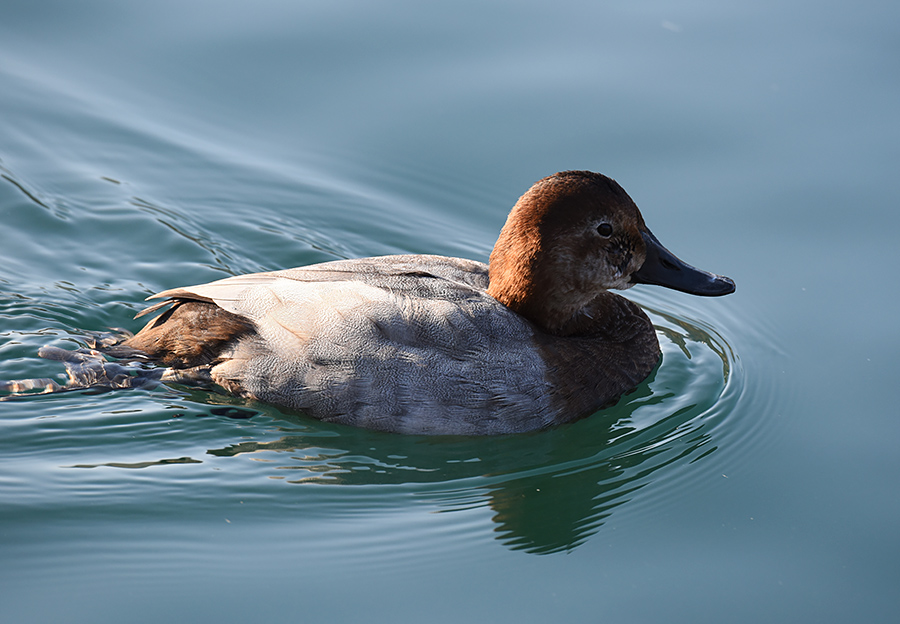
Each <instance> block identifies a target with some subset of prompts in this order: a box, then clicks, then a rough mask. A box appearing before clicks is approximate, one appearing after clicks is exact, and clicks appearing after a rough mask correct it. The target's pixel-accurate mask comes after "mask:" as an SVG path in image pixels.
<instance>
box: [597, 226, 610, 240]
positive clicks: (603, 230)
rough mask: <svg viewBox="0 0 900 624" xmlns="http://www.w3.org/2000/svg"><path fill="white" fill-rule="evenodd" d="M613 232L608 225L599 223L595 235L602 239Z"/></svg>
mask: <svg viewBox="0 0 900 624" xmlns="http://www.w3.org/2000/svg"><path fill="white" fill-rule="evenodd" d="M612 232H613V227H612V226H611V225H610V224H609V223H601V224H600V225H598V226H597V234H599V235H600V236H603V237H604V238H605V237H607V236H611V235H612Z"/></svg>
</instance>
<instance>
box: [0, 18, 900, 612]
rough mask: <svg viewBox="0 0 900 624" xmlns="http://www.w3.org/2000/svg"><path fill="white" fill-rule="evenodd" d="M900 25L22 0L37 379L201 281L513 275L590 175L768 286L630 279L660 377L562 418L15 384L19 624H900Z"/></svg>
mask: <svg viewBox="0 0 900 624" xmlns="http://www.w3.org/2000/svg"><path fill="white" fill-rule="evenodd" d="M898 12H900V9H898V8H896V7H895V5H893V4H891V3H878V2H866V3H863V4H859V3H855V4H852V5H850V4H848V3H837V2H832V3H826V4H824V5H823V4H821V3H816V4H813V3H810V2H803V1H800V0H795V1H793V2H789V3H783V2H781V3H775V2H763V3H755V4H753V5H752V6H751V5H747V6H744V7H738V6H723V5H721V4H720V3H719V4H717V3H711V2H702V1H700V2H681V3H676V4H672V3H665V4H662V3H652V2H646V3H625V2H614V3H605V4H604V5H596V4H591V3H579V2H563V3H557V4H555V5H554V6H553V7H552V8H550V7H548V6H547V5H546V4H545V3H528V2H524V3H522V2H517V3H502V2H497V3H487V4H485V3H473V2H457V3H453V4H448V5H446V6H431V5H428V6H426V5H421V4H419V3H407V2H391V3H388V4H384V3H382V4H380V5H378V6H377V7H376V6H374V5H373V6H369V5H367V4H365V3H356V2H352V1H348V2H332V3H327V4H326V3H321V4H317V3H292V2H277V1H274V0H273V1H268V2H257V3H253V4H250V3H246V4H245V3H241V2H226V3H211V2H203V1H200V0H192V1H191V2H187V3H185V2H180V3H165V2H164V3H154V4H153V5H152V6H149V5H145V4H141V3H122V2H106V1H102V0H98V1H95V2H91V3H78V4H77V5H75V4H70V3H54V2H28V3H25V2H16V1H13V2H7V3H6V4H5V10H4V17H3V20H2V22H0V87H2V88H0V215H2V219H3V226H4V227H3V230H2V233H0V242H2V244H0V379H10V378H24V377H53V376H55V375H57V374H58V373H59V372H60V369H59V367H58V363H54V362H48V361H44V360H41V359H39V358H37V356H36V353H37V350H38V348H40V347H41V346H43V345H45V344H52V345H56V346H61V347H64V348H76V347H78V346H79V345H80V344H81V343H80V340H81V337H82V336H83V332H85V331H102V330H105V329H106V328H108V327H124V328H127V329H131V330H136V329H138V328H139V327H140V322H136V321H134V320H133V319H132V317H133V315H134V314H135V313H136V312H137V311H138V310H140V309H141V308H142V307H143V302H142V300H143V299H144V297H146V296H148V295H149V294H151V293H153V292H157V291H159V290H163V289H166V288H171V287H174V286H178V285H183V284H192V283H200V282H204V281H209V280H212V279H218V278H221V277H225V276H227V275H233V274H238V273H244V272H250V271H259V270H271V269H278V268H286V267H291V266H299V265H303V264H308V263H313V262H320V261H327V260H333V259H337V258H352V257H361V256H369V255H377V254H388V253H438V254H446V255H452V256H462V257H467V258H472V259H476V260H482V261H484V260H486V259H487V256H488V254H489V253H490V249H491V246H492V245H493V242H494V240H495V238H496V235H497V233H498V232H499V229H500V227H501V226H502V224H503V222H504V220H505V217H506V214H507V211H508V210H509V208H510V207H511V206H512V204H513V203H514V202H515V200H516V199H517V198H518V196H519V195H520V194H521V193H522V192H524V191H525V190H526V189H527V188H528V187H529V186H530V185H531V184H532V183H533V182H534V181H535V180H537V179H539V178H541V177H543V176H545V175H548V174H550V173H553V172H555V171H558V170H564V169H571V168H581V169H591V170H596V171H601V172H603V173H606V174H608V175H610V176H612V177H614V178H616V179H617V180H618V181H619V182H620V183H621V184H622V185H623V186H624V187H625V188H626V190H628V191H629V193H630V194H631V195H632V197H633V198H634V199H635V200H636V202H637V203H638V205H639V206H640V207H641V209H642V211H643V213H644V216H645V219H646V220H647V223H648V225H649V226H650V227H651V228H652V229H653V231H654V232H655V233H656V235H657V236H658V237H659V238H660V239H661V240H662V241H663V243H664V244H665V245H667V246H668V247H669V248H670V249H672V250H673V251H675V252H676V253H678V254H679V255H680V256H682V257H683V258H685V259H686V260H687V261H688V262H690V263H692V264H695V265H697V266H701V267H703V268H707V269H710V270H713V271H716V272H719V273H724V274H726V275H729V276H731V277H733V278H734V279H735V280H736V282H737V285H738V291H737V293H736V294H735V295H732V296H730V297H726V298H722V299H715V300H708V299H699V298H691V297H689V296H687V295H683V294H680V293H674V292H667V291H662V290H660V289H654V288H651V287H637V288H634V289H632V290H630V291H628V293H626V296H629V297H631V298H633V299H634V300H636V301H638V302H639V303H640V304H641V305H643V306H644V307H645V309H647V311H648V313H649V314H650V316H651V318H652V320H653V322H654V325H655V326H656V328H657V334H658V337H659V339H660V343H661V346H662V349H663V359H662V362H661V364H660V366H659V367H658V368H657V370H656V371H655V372H654V373H653V374H652V375H651V377H650V378H649V379H648V380H647V381H646V382H644V383H643V384H641V386H639V387H638V388H637V389H636V390H635V392H633V393H631V394H629V395H628V396H626V397H625V398H624V399H623V400H622V401H621V402H620V403H619V404H617V405H616V406H614V407H612V408H609V409H607V410H603V411H601V412H599V413H597V414H595V415H593V416H592V417H590V418H588V419H585V420H582V421H579V422H577V423H573V424H571V425H568V426H564V427H559V428H556V429H552V430H549V431H545V432H538V433H533V434H527V435H517V436H506V437H501V438H492V439H471V438H423V437H403V436H394V435H387V434H380V433H374V432H367V431H358V430H353V429H348V428H344V427H338V426H332V425H325V424H322V423H318V422H316V421H313V420H310V419H308V418H305V417H304V416H302V415H299V414H291V413H285V412H283V411H280V410H278V409H275V408H273V407H271V406H266V405H263V404H259V403H253V402H247V401H243V400H239V399H235V398H233V397H229V396H227V395H223V394H219V393H216V392H210V391H201V390H196V389H190V388H185V387H180V386H170V387H160V388H156V389H153V390H135V391H123V392H73V393H63V394H57V395H46V396H34V397H29V398H27V399H24V400H20V401H7V402H2V403H0V563H2V566H0V616H2V619H3V620H4V621H17V622H39V621H50V620H63V621H73V622H81V621H83V622H107V621H109V622H112V621H122V620H123V619H127V620H129V621H136V622H142V621H147V622H150V621H159V620H160V619H163V618H168V619H172V618H177V619H179V620H187V619H198V620H204V621H207V620H212V619H216V620H220V621H241V620H246V619H248V618H254V619H260V618H270V619H277V620H284V619H287V618H293V619H301V620H313V619H328V620H329V621H360V620H363V619H366V620H368V621H430V622H444V621H446V622H451V621H452V622H458V621H463V620H466V621H501V622H505V621H526V622H530V621H547V620H548V619H552V620H554V621H567V622H594V621H598V620H600V619H602V620H605V621H630V622H634V621H637V622H640V621H660V620H662V619H665V620H666V621H685V622H721V621H729V622H744V621H746V622H751V621H752V622H756V621H761V620H768V621H772V620H774V621H799V620H803V621H806V620H809V621H813V620H815V621H822V622H844V621H849V620H866V621H892V620H893V619H895V617H896V615H895V612H896V610H897V608H898V606H900V604H898V603H900V600H898V598H897V592H896V590H895V586H896V580H897V579H898V578H900V569H898V568H900V567H898V564H897V563H896V562H897V561H898V560H900V543H898V542H900V540H898V537H897V531H896V528H895V527H896V524H897V521H898V518H900V499H898V497H897V496H895V495H894V492H895V491H896V486H895V483H896V481H897V478H898V477H900V461H898V456H897V453H896V450H895V446H896V444H895V440H896V439H897V436H898V434H900V426H898V419H897V409H896V407H895V406H894V401H893V400H892V389H893V387H894V385H895V384H894V383H893V381H894V379H895V378H896V376H897V372H898V369H897V365H896V363H895V357H894V353H895V352H896V350H897V347H898V346H900V334H898V330H897V325H896V321H895V319H896V318H897V313H898V311H900V310H898V308H900V306H898V296H897V289H896V287H895V286H894V282H895V281H896V280H895V279H894V278H893V277H892V273H891V271H892V269H893V267H894V266H896V265H897V264H898V261H900V252H898V251H897V246H896V243H895V241H894V238H895V235H894V232H896V230H897V228H898V225H900V223H898V216H897V215H898V213H897V211H896V206H897V201H898V193H897V190H896V188H895V185H893V184H892V182H891V180H893V178H894V177H895V173H896V171H895V170H896V165H897V162H898V157H900V153H898V149H897V145H900V124H898V122H897V120H896V104H897V102H898V101H900V99H898V95H900V93H898V91H900V83H898V73H897V67H896V65H897V63H896V59H897V58H898V56H897V53H898V49H897V48H898V45H897V42H898V41H900V37H898V34H900V33H898V32H897V26H896V24H897V23H898V18H900V15H898Z"/></svg>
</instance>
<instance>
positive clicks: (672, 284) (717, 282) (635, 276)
mask: <svg viewBox="0 0 900 624" xmlns="http://www.w3.org/2000/svg"><path fill="white" fill-rule="evenodd" d="M641 235H642V236H643V237H644V244H645V245H646V247H647V259H646V260H644V264H643V266H641V268H640V269H638V270H637V271H636V272H635V273H632V275H631V283H633V284H655V285H657V286H665V287H666V288H671V289H673V290H680V291H681V292H685V293H688V294H691V295H701V296H703V297H720V296H722V295H729V294H731V293H733V292H734V282H733V281H732V280H731V278H728V277H725V276H722V275H715V274H714V273H708V272H706V271H701V270H700V269H696V268H694V267H692V266H691V265H689V264H687V263H686V262H682V261H681V260H679V259H678V257H677V256H675V254H673V253H672V252H671V251H669V250H668V249H666V248H665V247H663V246H662V243H660V242H659V241H658V240H656V237H655V236H654V235H653V233H652V232H650V230H643V231H642V232H641Z"/></svg>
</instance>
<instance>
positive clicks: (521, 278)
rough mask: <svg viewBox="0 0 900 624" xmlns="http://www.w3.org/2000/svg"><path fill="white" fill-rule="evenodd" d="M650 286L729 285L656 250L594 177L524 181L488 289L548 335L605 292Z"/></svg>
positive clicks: (709, 291) (621, 199)
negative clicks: (530, 183)
mask: <svg viewBox="0 0 900 624" xmlns="http://www.w3.org/2000/svg"><path fill="white" fill-rule="evenodd" d="M634 284H656V285H658V286H665V287H667V288H673V289H675V290H680V291H682V292H686V293H690V294H693V295H702V296H719V295H727V294H729V293H732V292H734V282H733V281H732V280H731V279H729V278H727V277H723V276H720V275H714V274H712V273H708V272H706V271H701V270H700V269H696V268H694V267H692V266H690V265H689V264H686V263H685V262H682V261H681V260H679V259H678V258H677V257H676V256H675V255H674V254H672V253H671V252H670V251H668V250H667V249H666V248H665V247H663V246H662V245H661V244H660V242H659V241H658V240H657V239H656V237H655V236H654V235H653V233H652V232H651V231H650V230H649V229H648V228H647V226H646V224H645V223H644V219H643V217H642V216H641V213H640V211H639V210H638V207H637V206H636V205H635V203H634V201H632V199H631V198H630V197H629V196H628V194H627V193H626V192H625V190H624V189H623V188H622V187H621V186H619V185H618V184H617V183H616V182H615V180H612V179H610V178H608V177H606V176H604V175H602V174H599V173H592V172H590V171H565V172H562V173H557V174H555V175H552V176H549V177H547V178H544V179H543V180H540V181H538V182H537V183H536V184H535V185H534V186H532V187H531V188H530V189H529V190H528V192H526V193H525V194H524V195H523V196H522V197H520V198H519V201H518V202H516V205H515V206H514V207H513V209H512V211H511V212H510V214H509V217H508V218H507V220H506V225H504V226H503V229H502V230H501V232H500V237H499V238H498V239H497V243H496V245H494V250H493V251H492V252H491V257H490V285H489V287H488V293H489V294H490V295H491V296H493V297H494V298H495V299H497V300H498V301H500V302H501V303H503V304H504V305H506V306H507V307H509V308H510V309H512V310H514V311H515V312H517V313H519V314H521V315H522V316H524V317H526V318H528V319H529V320H531V321H532V322H534V323H536V324H538V325H539V326H541V327H542V328H543V329H545V330H546V331H548V332H549V333H555V334H559V333H565V331H564V329H563V328H565V327H567V326H569V325H571V321H572V319H573V318H575V317H577V316H579V315H580V314H587V312H586V308H587V306H588V305H589V304H591V303H592V302H593V301H594V300H595V299H596V298H597V297H598V296H599V295H601V294H603V293H604V292H605V291H606V290H607V289H610V288H615V289H620V290H624V289H626V288H631V287H632V286H633V285H634Z"/></svg>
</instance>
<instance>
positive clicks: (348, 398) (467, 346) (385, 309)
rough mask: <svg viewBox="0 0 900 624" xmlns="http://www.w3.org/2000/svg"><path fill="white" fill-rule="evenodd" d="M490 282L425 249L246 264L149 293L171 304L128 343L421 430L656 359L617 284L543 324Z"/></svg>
mask: <svg viewBox="0 0 900 624" xmlns="http://www.w3.org/2000/svg"><path fill="white" fill-rule="evenodd" d="M488 286H489V278H488V266H487V265H485V264H483V263H480V262H474V261H471V260H463V259H459V258H446V257H441V256H428V255H400V256H384V257H378V258H362V259H357V260H342V261H336V262H327V263H324V264H317V265H312V266H308V267H303V268H296V269H289V270H285V271H274V272H269V273H257V274H252V275H243V276H237V277H231V278H226V279H223V280H219V281H216V282H212V283H210V284H205V285H201V286H195V287H190V288H183V289H176V290H173V291H167V292H165V293H160V296H162V297H166V298H171V300H174V301H175V302H176V305H175V307H174V308H173V309H172V310H171V311H170V312H167V313H166V314H165V315H163V316H161V317H159V318H158V319H156V320H154V321H152V322H151V324H150V325H148V327H147V328H145V329H144V330H143V331H142V332H141V333H139V334H138V335H137V336H135V337H134V338H132V339H131V340H129V341H128V342H126V343H125V344H126V345H127V346H128V347H131V348H134V349H136V350H138V351H141V352H143V353H147V354H149V355H150V356H151V357H153V358H154V359H157V360H159V361H160V362H161V363H163V364H168V365H170V366H172V367H174V368H175V369H181V370H197V369H200V370H204V371H206V372H207V374H208V376H209V379H210V381H212V382H213V383H216V384H218V385H220V386H222V387H224V388H226V389H229V390H231V391H233V392H235V393H237V394H240V395H246V396H249V397H253V398H256V399H259V400H261V401H264V402H267V403H273V404H276V405H281V406H284V407H288V408H291V409H295V410H300V411H302V412H304V413H306V414H308V415H310V416H313V417H315V418H318V419H321V420H324V421H330V422H340V423H344V424H348V425H354V426H359V427H366V428H370V429H378V430H385V431H394V432H399V433H416V434H462V435H485V434H500V433H512V432H519V431H529V430H534V429H541V428H544V427H548V426H550V425H553V424H558V423H563V422H568V421H571V420H575V419H577V418H580V417H583V416H585V415H588V414H590V413H593V412H594V411H596V410H597V409H598V408H600V407H602V406H603V405H605V404H607V403H609V402H612V401H615V400H616V399H617V398H618V397H619V396H620V395H621V394H622V393H623V392H625V391H627V390H629V389H630V388H633V387H634V386H635V385H637V384H638V383H640V381H641V380H643V379H644V378H645V377H646V376H647V375H648V374H649V373H650V371H651V370H652V369H653V367H654V366H655V365H656V363H657V361H658V360H659V346H658V343H657V341H656V337H655V334H654V331H653V327H652V325H651V324H650V321H649V319H648V318H647V316H646V315H645V314H644V313H643V312H642V311H641V309H640V308H639V307H638V306H637V305H636V304H634V303H632V302H631V301H628V300H627V299H625V298H624V297H620V296H618V295H614V294H612V293H607V294H606V297H605V299H608V301H605V302H603V303H604V305H603V306H602V307H603V308H605V309H604V310H603V314H601V313H600V312H601V310H600V307H601V306H600V305H599V304H600V303H601V302H600V301H598V302H597V303H596V304H595V306H596V307H597V318H601V319H603V324H602V325H600V326H596V327H595V328H594V331H592V332H591V333H590V334H589V335H573V336H552V335H549V334H547V333H546V332H544V331H543V330H542V329H541V328H540V327H538V326H536V325H535V324H534V323H532V322H531V321H529V320H528V319H526V318H524V317H522V316H521V315H519V314H517V313H515V312H513V311H512V310H510V309H509V308H508V307H506V306H505V305H503V304H501V303H500V302H499V301H497V300H496V299H495V298H494V297H492V296H491V295H489V294H488V293H487V289H488ZM601 299H603V298H601ZM201 317H205V318H204V321H203V322H202V323H199V324H198V323H196V321H197V319H198V318H201ZM232 320H233V321H234V322H233V323H231V324H230V325H229V321H232ZM242 321H243V322H242ZM246 321H249V323H247V322H246ZM223 326H230V327H231V329H228V330H226V333H227V334H228V338H227V340H224V341H223V340H222V336H221V332H222V327H223ZM217 341H218V342H221V343H222V347H221V348H220V349H215V350H213V352H212V353H210V354H206V353H195V352H194V351H193V349H194V347H195V345H197V344H202V343H214V342H217ZM182 345H184V347H182Z"/></svg>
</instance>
